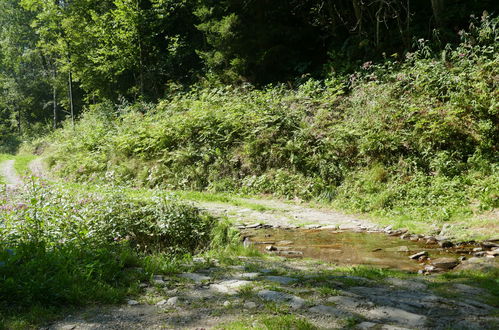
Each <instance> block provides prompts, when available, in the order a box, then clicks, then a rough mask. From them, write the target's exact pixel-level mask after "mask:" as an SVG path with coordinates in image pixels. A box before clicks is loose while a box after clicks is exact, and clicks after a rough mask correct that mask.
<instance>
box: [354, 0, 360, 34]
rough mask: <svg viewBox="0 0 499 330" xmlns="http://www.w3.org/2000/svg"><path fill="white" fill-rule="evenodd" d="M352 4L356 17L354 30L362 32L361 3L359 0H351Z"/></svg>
mask: <svg viewBox="0 0 499 330" xmlns="http://www.w3.org/2000/svg"><path fill="white" fill-rule="evenodd" d="M352 5H353V10H354V13H355V18H356V19H357V23H356V24H355V30H357V31H359V32H362V3H361V2H360V0H352Z"/></svg>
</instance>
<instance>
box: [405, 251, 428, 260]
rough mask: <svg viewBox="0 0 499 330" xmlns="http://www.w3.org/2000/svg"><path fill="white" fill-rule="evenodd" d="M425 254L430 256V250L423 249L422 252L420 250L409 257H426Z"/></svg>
mask: <svg viewBox="0 0 499 330" xmlns="http://www.w3.org/2000/svg"><path fill="white" fill-rule="evenodd" d="M424 256H428V252H426V251H421V252H418V253H416V254H413V255H412V256H410V257H409V258H410V259H419V258H420V257H424Z"/></svg>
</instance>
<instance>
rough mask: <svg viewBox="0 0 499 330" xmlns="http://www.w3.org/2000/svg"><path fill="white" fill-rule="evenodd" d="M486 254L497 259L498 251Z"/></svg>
mask: <svg viewBox="0 0 499 330" xmlns="http://www.w3.org/2000/svg"><path fill="white" fill-rule="evenodd" d="M487 254H488V255H489V256H493V257H497V256H499V250H492V251H487Z"/></svg>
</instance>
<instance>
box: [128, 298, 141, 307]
mask: <svg viewBox="0 0 499 330" xmlns="http://www.w3.org/2000/svg"><path fill="white" fill-rule="evenodd" d="M127 304H128V305H129V306H135V305H138V304H139V302H138V301H137V300H133V299H130V300H128V301H127Z"/></svg>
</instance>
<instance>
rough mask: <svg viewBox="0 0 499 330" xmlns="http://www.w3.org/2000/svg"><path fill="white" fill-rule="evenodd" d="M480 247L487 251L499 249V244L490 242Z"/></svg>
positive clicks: (483, 243)
mask: <svg viewBox="0 0 499 330" xmlns="http://www.w3.org/2000/svg"><path fill="white" fill-rule="evenodd" d="M480 245H481V246H482V247H484V248H486V249H491V248H496V247H499V242H489V241H486V242H482V243H480Z"/></svg>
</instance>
